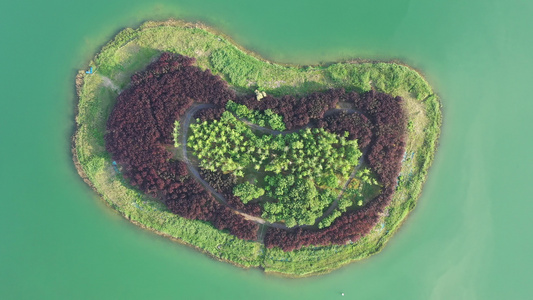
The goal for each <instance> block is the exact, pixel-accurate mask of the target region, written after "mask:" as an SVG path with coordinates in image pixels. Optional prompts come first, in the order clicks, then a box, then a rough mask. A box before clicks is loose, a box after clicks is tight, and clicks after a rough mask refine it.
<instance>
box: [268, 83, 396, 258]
mask: <svg viewBox="0 0 533 300" xmlns="http://www.w3.org/2000/svg"><path fill="white" fill-rule="evenodd" d="M345 97H346V99H348V101H351V102H353V103H354V104H355V106H356V108H357V109H358V110H360V111H362V112H363V114H364V115H365V116H366V117H368V119H369V120H370V121H371V122H372V124H373V126H372V128H373V138H372V141H371V142H370V148H369V154H368V157H367V159H368V163H369V165H370V167H371V168H372V169H373V170H374V171H375V172H376V174H377V176H378V179H379V180H380V182H381V184H382V185H383V191H382V192H381V194H380V195H378V196H377V197H376V198H374V199H373V200H372V201H370V202H369V203H368V204H367V205H365V206H364V207H363V208H362V209H360V210H356V211H351V212H347V213H345V214H343V215H342V216H340V217H339V218H337V219H336V220H335V221H334V222H333V224H332V225H331V226H329V227H327V228H324V229H322V230H313V229H302V228H298V229H296V230H293V231H286V230H281V229H278V228H269V230H268V231H267V232H266V234H265V240H264V243H265V246H267V247H268V248H272V247H279V248H281V249H283V250H284V251H292V250H295V249H299V248H301V247H303V246H309V245H329V244H345V243H347V242H349V241H356V240H358V239H359V238H361V237H362V236H364V235H365V234H368V233H369V232H370V230H371V229H372V228H373V227H374V226H375V225H376V223H377V222H378V220H379V218H380V215H381V214H382V213H383V211H384V209H385V208H386V207H387V205H389V203H390V201H391V199H392V195H393V194H394V190H395V187H396V182H397V177H398V174H399V172H400V168H401V159H402V156H403V152H404V150H405V129H406V116H405V113H404V111H403V109H402V106H401V101H402V99H401V98H400V97H392V96H389V95H387V94H383V93H376V92H375V91H370V92H368V93H366V94H363V95H359V94H357V93H355V92H352V93H349V94H347V95H346V96H345ZM341 118H346V116H341ZM319 125H327V127H326V126H324V127H325V128H327V129H328V130H332V131H334V132H336V131H337V130H346V128H351V127H350V125H348V124H344V123H343V122H342V121H339V122H338V123H337V122H336V121H335V120H332V119H329V117H326V118H325V119H324V120H322V121H321V122H319ZM347 131H348V132H350V130H347Z"/></svg>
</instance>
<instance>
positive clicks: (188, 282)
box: [0, 0, 533, 299]
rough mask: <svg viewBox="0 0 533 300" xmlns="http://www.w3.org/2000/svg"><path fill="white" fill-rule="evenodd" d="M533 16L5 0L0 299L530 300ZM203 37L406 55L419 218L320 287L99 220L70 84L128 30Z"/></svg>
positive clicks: (339, 55) (279, 57)
mask: <svg viewBox="0 0 533 300" xmlns="http://www.w3.org/2000/svg"><path fill="white" fill-rule="evenodd" d="M532 6H533V5H532V4H531V2H529V1H520V0H511V1H506V2H501V1H499V2H498V1H493V0H489V1H487V0H471V1H459V0H452V1H423V0H409V1H407V0H376V1H362V0H357V1H354V0H352V1H348V0H345V1H336V2H335V3H333V4H331V1H317V0H310V1H294V2H289V1H279V0H273V1H267V2H264V1H262V2H261V1H259V2H258V1H236V0H231V1H214V0H210V1H189V2H186V1H164V0H163V1H159V2H158V4H153V5H152V4H150V5H148V4H144V3H143V2H142V1H140V0H129V1H126V0H117V1H103V0H95V1H84V2H79V3H72V2H71V1H45V2H35V3H31V5H30V4H29V3H24V1H22V2H20V1H19V2H16V1H10V2H6V1H4V2H3V3H2V4H1V5H0V20H2V21H1V24H2V26H0V31H1V36H2V47H1V48H0V49H1V50H0V51H1V52H0V53H1V54H2V55H1V56H0V57H1V58H0V59H1V64H0V88H1V90H2V92H3V97H2V100H1V102H0V103H1V104H2V109H1V111H2V117H1V118H0V134H1V135H0V136H1V141H2V142H1V146H0V149H1V155H0V185H1V186H0V187H1V190H2V198H1V201H0V297H1V298H2V299H13V298H17V299H59V298H69V299H117V298H126V297H128V298H132V299H133V298H148V297H152V298H179V299H245V298H250V299H298V298H303V299H334V298H335V297H341V296H340V293H341V292H344V293H345V295H346V296H345V298H349V299H356V298H357V299H529V298H530V293H529V292H530V289H531V288H530V283H529V280H530V278H531V276H532V275H533V274H532V272H531V270H532V269H533V259H532V258H531V253H532V252H533V241H531V239H530V238H529V237H530V235H531V234H530V233H529V231H530V230H529V229H530V228H531V225H532V221H531V219H532V218H531V216H530V214H531V211H532V209H533V202H532V201H531V188H530V186H531V184H530V181H531V179H533V172H532V170H533V159H532V156H531V154H530V153H531V148H532V146H533V142H532V140H531V132H530V130H531V124H532V123H531V117H530V116H531V112H532V111H533V101H532V100H531V96H530V93H531V89H530V86H531V79H532V75H533V74H532V71H531V70H533V59H532V58H531V49H532V46H533V40H532V36H533V35H532V34H531V29H530V28H533V21H532V20H533V19H532V18H531V15H532V13H533V9H532V8H533V7H532ZM169 16H174V17H177V18H183V19H186V20H198V21H202V22H205V23H207V24H209V25H212V26H214V27H216V28H218V29H220V30H221V31H223V32H225V33H226V34H228V35H229V36H231V37H233V38H234V39H235V40H236V41H237V42H238V43H240V44H242V45H243V46H245V47H247V48H249V49H251V50H254V51H256V52H258V53H259V54H261V55H263V56H264V57H265V58H267V59H269V60H273V61H278V62H290V63H299V64H314V63H320V62H332V61H336V60H339V59H349V58H354V57H362V58H368V59H372V58H378V59H385V60H390V59H399V60H401V61H404V62H406V63H408V64H410V65H411V66H413V67H415V68H418V69H420V70H422V71H423V72H424V74H425V75H426V76H427V78H428V80H429V81H430V83H431V84H432V85H433V86H434V87H435V89H436V90H437V91H438V93H439V94H440V96H441V99H442V101H443V103H444V108H443V110H444V127H443V134H442V138H441V140H440V142H441V146H440V148H439V152H438V154H437V157H436V160H435V163H434V165H433V167H432V168H431V170H430V177H429V179H428V182H427V184H426V187H425V188H424V192H423V195H422V197H421V198H420V202H419V205H418V206H417V208H416V210H415V211H414V213H413V214H411V216H410V217H409V219H408V220H407V222H406V223H405V224H404V226H403V227H402V228H401V230H400V232H399V233H398V234H397V235H396V236H395V237H394V238H392V239H391V241H390V242H389V244H388V245H387V246H386V247H385V249H384V251H383V252H382V253H380V254H379V255H376V256H373V257H371V258H370V259H367V260H365V261H363V262H359V263H354V264H351V265H349V266H347V267H344V268H342V269H340V270H337V271H335V272H333V273H331V274H329V275H325V276H320V277H313V278H306V279H298V280H287V279H280V278H277V277H273V276H265V275H264V274H262V273H261V272H260V271H259V270H242V269H239V268H236V267H233V266H231V265H229V264H226V263H220V262H217V261H213V260H211V259H209V258H207V257H206V256H205V255H203V254H200V253H196V252H195V251H193V250H191V249H189V248H188V247H185V246H182V245H179V244H176V243H173V242H171V241H168V240H166V239H164V238H161V237H158V236H155V235H154V234H151V233H149V232H146V231H143V230H141V229H139V228H137V227H135V226H134V225H132V224H130V223H128V222H127V221H126V220H124V219H123V218H121V217H120V216H118V215H116V214H115V213H113V212H112V211H111V210H110V209H109V208H108V207H106V206H105V205H104V204H103V203H102V202H101V201H100V200H99V199H98V198H97V197H96V195H95V194H94V193H93V192H92V191H91V190H90V189H89V188H88V186H87V185H85V184H84V183H83V182H82V181H81V180H80V179H79V177H78V176H77V174H76V172H75V170H74V168H73V166H72V161H71V156H70V152H69V151H70V150H69V149H70V135H71V134H72V132H73V117H74V105H75V97H74V89H73V83H74V76H75V74H76V70H77V69H79V68H84V67H85V66H86V65H87V63H88V61H89V59H90V58H91V57H92V56H93V55H94V53H95V52H96V51H97V50H98V49H99V48H100V47H101V46H102V45H103V44H104V43H106V41H107V40H108V39H110V38H111V37H112V36H113V35H114V34H116V33H117V32H118V31H119V30H121V29H122V28H123V27H125V26H138V25H139V24H140V22H141V21H143V20H148V19H164V18H167V17H169Z"/></svg>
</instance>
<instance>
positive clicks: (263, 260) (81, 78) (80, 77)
mask: <svg viewBox="0 0 533 300" xmlns="http://www.w3.org/2000/svg"><path fill="white" fill-rule="evenodd" d="M162 26H182V27H186V28H197V29H201V30H204V31H207V32H209V33H211V34H214V35H215V36H221V37H222V38H223V39H225V40H226V41H227V42H229V43H230V44H231V45H232V46H234V47H236V48H237V49H239V50H240V51H241V52H243V53H245V54H246V55H251V56H253V57H254V58H256V59H258V60H259V61H261V62H266V63H268V64H270V65H278V66H286V67H291V68H298V69H305V67H314V68H319V69H323V70H325V69H327V68H328V67H329V66H332V65H336V64H354V65H356V64H367V63H369V61H368V60H355V59H352V60H349V61H340V62H336V63H335V62H332V63H329V64H319V65H314V66H301V65H294V64H277V63H273V62H270V61H268V60H265V59H264V58H262V57H260V56H259V55H258V54H257V53H255V52H253V51H249V50H246V49H243V48H242V47H241V46H240V45H238V44H236V43H235V42H234V41H233V40H232V39H231V38H229V37H228V36H227V35H225V34H223V33H221V32H219V31H217V30H216V29H213V28H211V27H209V26H206V25H204V24H201V23H190V22H184V21H177V20H169V21H165V22H152V21H149V22H146V23H143V24H142V25H140V26H139V27H138V29H137V30H139V32H140V31H142V30H143V29H145V28H157V27H162ZM125 30H127V29H123V30H121V31H119V33H117V35H116V36H115V38H117V37H118V36H119V35H120V34H121V33H122V32H124V31H125ZM132 40H134V39H132ZM132 40H128V41H127V42H125V43H123V44H122V45H121V46H120V47H119V49H120V48H122V47H124V46H126V45H127V44H128V43H130V42H131V41H132ZM114 43H115V40H114V39H113V40H112V41H110V42H108V43H107V44H106V45H104V46H103V47H102V48H101V50H100V52H98V53H97V54H96V56H95V57H94V58H93V59H91V61H90V65H94V64H95V63H94V60H95V58H98V57H99V56H100V55H101V54H102V53H103V52H104V51H105V50H108V49H109V48H106V47H107V46H109V45H111V44H114ZM371 63H372V64H376V63H390V62H383V61H372V62H371ZM393 63H394V64H397V65H401V66H404V67H406V68H408V69H409V70H412V71H414V72H416V73H417V74H418V77H419V78H420V79H422V80H423V81H424V83H425V84H427V85H428V86H429V84H428V83H427V81H426V79H425V78H424V76H423V74H422V72H420V71H419V70H416V69H413V68H412V67H410V66H408V65H406V64H403V63H401V62H398V61H395V62H393ZM86 77H87V75H86V74H84V73H83V71H81V72H78V74H77V75H76V98H77V99H76V100H77V101H76V104H75V107H76V108H75V111H74V114H75V116H76V124H75V126H74V133H73V135H72V137H71V151H72V156H73V162H74V165H75V167H76V170H77V172H78V174H80V177H81V178H82V180H83V181H84V182H86V183H87V184H88V185H89V186H90V187H91V189H93V190H94V191H95V192H96V193H97V194H98V196H99V197H100V198H101V199H102V200H103V201H104V202H105V203H106V205H107V206H109V207H111V208H112V209H113V210H115V211H116V212H117V213H119V214H120V215H122V216H123V217H124V218H126V219H128V220H129V221H130V222H131V223H133V224H135V225H136V226H139V227H141V228H144V229H147V230H149V231H151V232H155V233H156V234H158V235H160V236H164V237H166V238H170V239H171V240H173V241H175V242H178V243H180V244H184V245H187V246H192V247H193V248H194V249H195V250H199V251H200V252H203V253H206V254H208V255H209V256H210V257H211V258H213V259H216V260H218V261H224V262H229V263H231V264H233V265H235V266H238V267H242V268H245V269H250V268H252V267H257V268H259V269H261V270H262V271H263V272H264V273H265V274H271V275H275V276H282V277H290V278H301V277H309V276H314V275H320V274H326V273H329V272H331V271H333V270H335V269H338V268H340V267H343V266H346V265H348V264H350V263H352V262H354V261H357V260H360V259H363V258H365V257H368V256H371V255H373V254H377V253H379V252H381V250H382V249H383V248H384V246H385V244H386V243H387V242H388V240H389V239H390V237H391V236H393V235H394V234H395V233H397V231H398V229H399V227H401V225H402V224H403V223H404V222H405V220H406V219H407V216H408V214H409V213H410V212H411V211H412V210H413V209H414V206H413V207H409V208H407V211H406V212H405V213H404V214H405V216H404V217H402V218H400V220H399V223H396V224H395V225H394V226H393V227H392V228H391V229H392V230H390V231H389V232H387V233H386V234H384V235H382V236H381V237H380V238H379V240H378V241H377V243H376V245H375V247H374V248H373V250H374V251H369V252H366V254H365V255H363V256H362V257H356V256H353V257H352V258H351V259H342V258H340V260H339V261H336V262H335V263H333V264H332V265H331V266H330V267H322V268H319V269H313V268H311V269H310V270H309V271H308V272H302V273H284V272H282V271H278V270H275V269H272V268H266V265H267V264H268V262H267V257H266V253H267V249H265V248H264V246H262V247H261V250H262V253H263V254H262V255H261V256H260V257H257V258H258V259H259V261H258V265H253V263H252V264H251V265H244V264H240V263H238V262H236V261H234V260H229V259H225V258H223V257H221V256H217V255H216V254H214V253H213V252H210V251H209V250H207V249H205V248H201V247H200V246H198V245H195V244H192V243H190V242H188V241H186V240H183V239H182V238H179V237H175V236H173V235H171V234H168V233H165V232H162V231H159V230H157V229H155V228H153V227H150V226H149V225H146V224H144V223H142V222H140V221H138V220H135V219H133V218H132V217H131V215H128V214H127V213H124V211H120V210H119V209H117V208H116V207H113V204H111V203H110V202H109V201H108V200H106V199H105V195H104V194H102V193H101V192H100V191H99V190H98V188H97V187H96V186H95V185H94V184H93V182H92V181H91V180H90V177H89V175H88V174H87V173H86V172H85V171H84V168H83V164H82V163H81V162H80V160H79V157H78V155H79V154H80V153H79V151H78V149H77V147H78V145H77V138H78V137H79V135H80V134H81V133H80V128H81V126H80V123H79V122H78V118H79V116H80V109H79V108H80V105H81V103H82V96H81V94H82V90H83V88H84V85H85V78H86ZM230 86H231V84H230ZM430 97H435V98H436V99H434V100H435V101H437V103H438V116H437V119H436V122H437V135H436V137H435V138H434V140H433V143H434V144H433V145H432V146H433V147H432V148H433V151H430V153H429V154H430V155H429V156H428V157H426V160H425V161H424V165H428V167H426V168H425V169H424V170H423V173H424V174H423V175H422V176H423V179H422V184H423V183H424V182H425V180H426V179H427V176H428V171H429V166H430V165H431V163H432V162H433V160H434V157H435V153H436V150H437V148H438V145H439V136H440V126H441V125H442V111H441V107H442V105H441V103H440V101H439V98H438V96H437V95H436V94H435V93H434V92H432V93H431V94H429V95H427V96H426V97H425V99H424V100H422V101H421V102H425V101H426V100H427V99H428V98H430ZM430 146H431V145H430ZM403 167H404V163H403V162H402V168H403ZM422 190H423V188H422V186H420V188H419V189H418V191H416V190H415V191H414V193H413V194H412V195H411V197H410V198H412V200H413V201H412V203H414V204H415V205H416V203H417V201H418V199H419V198H420V196H421V194H422ZM395 195H396V193H395ZM408 200H409V199H407V200H405V203H407V202H409V201H408ZM327 257H328V256H326V258H327Z"/></svg>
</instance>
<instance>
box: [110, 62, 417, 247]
mask: <svg viewBox="0 0 533 300" xmlns="http://www.w3.org/2000/svg"><path fill="white" fill-rule="evenodd" d="M193 63H194V59H192V58H187V57H184V56H179V55H173V54H168V53H164V54H162V55H161V57H160V58H159V59H158V60H157V61H156V62H154V63H152V64H151V65H150V66H148V68H147V69H146V70H145V71H143V72H140V73H137V74H135V75H134V76H132V82H131V86H130V88H128V89H127V90H125V91H124V92H122V93H121V94H120V96H119V97H118V99H117V104H116V105H115V108H114V109H113V112H112V113H111V115H110V117H109V120H108V124H107V129H108V133H107V134H106V136H105V140H106V148H107V150H108V151H109V152H110V153H111V154H112V157H113V159H114V160H116V161H117V162H118V163H119V164H120V165H121V166H122V167H123V170H124V171H123V172H124V176H125V177H126V178H128V179H129V181H130V183H131V184H132V185H134V186H137V187H138V188H139V189H140V190H142V191H143V192H145V193H147V194H150V195H152V196H156V197H160V198H161V199H163V200H164V201H165V202H166V204H167V206H168V208H169V209H170V210H171V211H172V212H173V213H176V214H179V215H181V216H184V217H186V218H190V219H199V220H204V221H208V222H211V223H212V224H213V225H214V226H215V227H216V228H218V229H221V230H224V229H226V230H228V231H229V232H230V233H231V234H233V235H235V236H237V237H239V238H243V239H255V238H256V235H257V229H258V226H257V224H255V223H252V222H250V221H247V220H246V219H244V218H243V217H242V216H241V215H239V214H237V213H235V212H234V211H232V209H230V208H229V207H227V206H225V205H222V204H220V203H218V202H217V201H216V200H215V199H214V197H213V196H212V195H211V194H210V193H208V192H207V191H206V190H205V189H204V188H203V187H202V186H201V185H200V184H199V183H198V182H196V181H195V180H194V179H192V178H191V177H190V176H189V175H188V171H187V167H186V165H185V164H184V163H182V162H178V161H175V160H172V159H171V156H172V155H171V153H170V152H169V151H167V150H166V149H165V147H164V145H167V144H170V143H172V138H171V137H172V134H171V131H172V128H173V122H174V121H175V120H176V119H178V118H179V117H180V116H182V115H183V114H184V113H185V111H186V110H187V109H188V108H189V107H190V105H191V104H192V103H193V102H201V103H212V104H214V105H215V107H214V108H209V109H203V110H200V111H199V112H198V113H197V114H196V116H195V117H197V118H200V119H201V120H202V121H203V120H211V119H217V118H219V117H220V115H221V114H222V112H223V111H224V107H225V104H226V102H227V101H228V100H229V99H236V98H235V94H234V92H233V91H231V90H230V89H228V88H227V85H226V83H225V82H224V81H222V80H221V79H220V78H219V77H216V76H214V75H212V74H211V72H210V71H209V70H206V71H201V70H200V69H199V68H197V67H195V66H192V64H193ZM340 100H342V101H349V102H351V103H354V104H355V106H356V109H358V110H360V111H361V112H362V113H363V115H361V114H356V113H352V114H347V113H334V114H332V115H330V116H327V117H324V113H325V112H326V111H327V110H329V109H332V108H334V107H335V106H336V104H337V103H338V101H340ZM235 101H236V102H238V103H241V104H245V105H246V106H248V107H249V108H250V109H258V110H265V109H272V110H273V111H274V112H276V113H278V114H281V115H282V116H283V119H284V122H285V124H286V126H287V129H289V130H290V129H293V128H297V127H302V126H305V125H307V124H308V123H309V122H311V121H317V122H318V124H319V126H321V127H323V128H325V129H327V130H329V131H331V132H335V133H338V134H342V133H343V132H344V131H348V132H349V134H350V135H349V138H357V139H359V141H360V142H359V144H360V145H361V146H362V147H366V146H368V147H369V148H368V156H367V161H368V163H369V165H370V167H371V168H372V169H373V170H374V171H375V172H376V174H377V176H378V179H379V180H380V182H381V183H382V184H383V189H382V190H383V191H382V193H381V194H380V195H379V196H377V197H376V198H375V199H373V200H372V201H370V202H369V203H368V204H367V205H365V207H363V208H362V209H359V210H357V211H351V212H348V213H345V214H343V215H342V216H340V217H339V218H337V220H336V221H335V222H334V223H333V224H332V225H331V226H330V227H327V228H324V229H322V230H312V229H302V228H298V229H296V230H292V231H286V230H281V229H276V228H270V229H269V230H268V231H267V233H266V235H265V245H266V246H267V247H274V246H277V247H280V248H282V249H283V250H285V251H290V250H294V249H299V248H301V247H302V246H308V245H328V244H343V243H346V242H348V241H350V240H351V241H355V240H357V239H359V238H360V237H362V236H364V235H365V234H367V233H368V232H369V231H370V230H371V229H372V228H373V226H375V224H376V222H377V221H378V219H379V216H380V214H381V213H382V212H383V210H384V209H385V207H386V206H387V205H388V204H389V203H390V200H391V197H392V195H393V193H394V189H395V185H396V180H397V176H398V173H399V170H400V167H401V158H402V155H403V151H404V148H405V136H404V133H405V127H406V117H405V113H404V112H403V110H402V107H401V101H402V99H401V98H399V97H391V96H389V95H386V94H382V93H376V92H374V91H370V92H368V93H365V94H362V95H360V94H357V93H355V92H351V93H345V92H344V90H343V89H336V90H329V91H326V92H322V93H318V92H317V93H312V94H309V95H307V96H303V97H296V96H282V97H279V98H277V97H272V96H267V97H265V98H263V99H261V101H257V100H256V98H255V97H254V96H246V97H239V98H237V99H236V100H235ZM321 119H322V120H321ZM369 130H371V132H370V131H369ZM213 173H216V172H213ZM206 174H207V173H205V172H204V173H203V175H202V176H203V177H204V178H205V179H206V181H207V182H209V183H210V184H211V185H212V186H213V187H214V188H215V189H217V190H219V192H220V193H221V194H223V195H224V196H225V198H226V199H227V201H228V204H229V205H230V206H232V207H233V208H235V209H237V210H239V211H244V212H246V213H249V214H253V215H259V214H260V212H261V210H260V207H259V206H258V205H257V204H251V203H249V204H247V205H244V204H242V202H241V201H240V199H238V197H235V196H234V195H233V193H232V190H231V189H232V186H233V185H234V183H233V185H232V184H231V182H232V181H231V180H226V179H227V178H226V179H225V178H223V176H225V175H223V174H208V175H206ZM226 181H227V182H226Z"/></svg>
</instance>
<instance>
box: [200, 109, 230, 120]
mask: <svg viewBox="0 0 533 300" xmlns="http://www.w3.org/2000/svg"><path fill="white" fill-rule="evenodd" d="M225 111H226V109H225V108H224V107H210V108H204V109H200V110H199V111H197V112H196V113H195V114H194V119H200V121H201V122H203V121H210V120H218V119H220V117H221V116H222V114H223V113H224V112H225Z"/></svg>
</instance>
